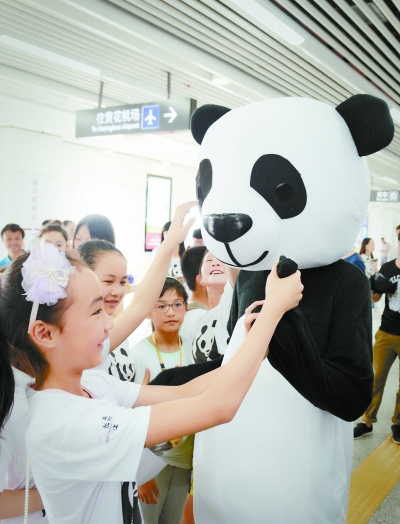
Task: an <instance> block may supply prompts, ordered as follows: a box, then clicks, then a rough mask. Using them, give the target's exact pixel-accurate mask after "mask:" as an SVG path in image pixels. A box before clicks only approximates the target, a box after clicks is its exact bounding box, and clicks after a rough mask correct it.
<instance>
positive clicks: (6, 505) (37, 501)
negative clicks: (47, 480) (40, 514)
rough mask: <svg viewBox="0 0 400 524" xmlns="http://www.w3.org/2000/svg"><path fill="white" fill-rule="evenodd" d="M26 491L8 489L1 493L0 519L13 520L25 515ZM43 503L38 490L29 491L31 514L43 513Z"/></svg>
mask: <svg viewBox="0 0 400 524" xmlns="http://www.w3.org/2000/svg"><path fill="white" fill-rule="evenodd" d="M24 504H25V490H24V489H16V490H9V489H6V490H4V491H3V492H2V493H0V519H11V518H13V517H22V516H23V515H24ZM42 509H43V502H42V499H41V498H40V495H39V492H38V490H37V489H36V488H31V489H30V490H29V513H34V512H35V511H41V510H42Z"/></svg>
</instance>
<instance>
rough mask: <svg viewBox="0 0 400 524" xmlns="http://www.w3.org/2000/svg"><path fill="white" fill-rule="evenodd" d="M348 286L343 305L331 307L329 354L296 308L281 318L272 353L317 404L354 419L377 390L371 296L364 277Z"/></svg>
mask: <svg viewBox="0 0 400 524" xmlns="http://www.w3.org/2000/svg"><path fill="white" fill-rule="evenodd" d="M343 288H344V289H343ZM343 288H342V293H341V295H342V296H340V299H339V301H338V302H339V303H340V304H341V306H340V307H337V308H336V311H332V317H331V318H332V320H331V325H330V328H331V330H330V337H329V343H328V347H327V350H326V352H325V351H324V357H322V356H321V354H320V351H319V350H318V348H317V346H316V343H315V341H314V338H313V334H312V332H311V331H310V329H309V327H308V325H307V322H306V320H305V318H304V316H303V314H302V312H301V311H300V309H299V308H296V309H295V310H292V311H289V312H288V313H286V314H285V315H284V317H283V318H282V320H281V322H280V323H279V325H278V328H277V329H276V331H275V335H274V337H273V339H272V341H271V343H270V351H269V355H268V358H269V361H270V363H271V365H272V366H273V367H274V368H275V369H276V370H277V371H279V372H280V373H281V374H282V375H283V376H284V377H285V378H286V380H288V382H289V383H290V384H291V385H292V386H293V387H294V388H295V389H296V390H297V391H298V392H299V393H300V394H301V395H302V396H303V397H304V398H306V399H307V400H308V401H309V402H311V403H312V404H313V405H314V406H316V407H318V408H320V409H322V410H325V411H328V412H329V413H332V414H333V415H335V416H337V417H339V418H341V419H343V420H346V421H353V420H355V419H357V418H358V417H359V416H360V415H362V414H363V413H364V411H365V409H366V408H367V407H368V405H369V403H370V401H371V395H372V384H373V370H372V363H371V352H372V348H371V345H372V340H371V339H372V337H371V331H372V329H371V304H370V300H371V299H370V289H369V285H368V281H366V280H365V279H363V280H361V281H358V282H357V283H354V282H353V283H352V285H348V286H347V289H346V286H343ZM315 314H318V312H316V313H315Z"/></svg>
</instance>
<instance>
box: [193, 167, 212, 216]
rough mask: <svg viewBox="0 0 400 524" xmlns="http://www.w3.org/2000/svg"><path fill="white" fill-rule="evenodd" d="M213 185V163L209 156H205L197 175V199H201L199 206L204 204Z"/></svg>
mask: <svg viewBox="0 0 400 524" xmlns="http://www.w3.org/2000/svg"><path fill="white" fill-rule="evenodd" d="M211 186H212V165H211V162H210V160H208V158H205V159H204V160H202V161H201V162H200V166H199V170H198V171H197V176H196V191H197V200H198V201H199V207H200V209H201V206H202V205H203V202H204V200H205V199H206V197H207V195H208V193H209V192H210V190H211Z"/></svg>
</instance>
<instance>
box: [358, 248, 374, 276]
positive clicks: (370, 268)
mask: <svg viewBox="0 0 400 524" xmlns="http://www.w3.org/2000/svg"><path fill="white" fill-rule="evenodd" d="M361 258H362V259H363V262H364V265H365V274H366V275H367V277H368V278H370V277H372V276H373V275H375V269H374V264H373V263H372V256H371V255H366V254H363V255H361Z"/></svg>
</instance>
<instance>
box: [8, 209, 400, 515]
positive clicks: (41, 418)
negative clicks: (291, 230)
mask: <svg viewBox="0 0 400 524" xmlns="http://www.w3.org/2000/svg"><path fill="white" fill-rule="evenodd" d="M192 205H193V203H188V204H186V205H182V206H180V207H179V208H178V210H177V213H176V216H175V218H174V220H173V221H172V222H168V223H166V224H165V225H164V227H163V230H162V237H161V244H160V246H159V247H158V248H156V249H155V250H154V251H153V253H152V263H151V266H150V268H149V270H148V272H147V274H146V275H145V277H144V279H143V281H142V283H141V284H140V286H138V288H137V290H136V291H135V293H134V296H133V298H132V300H131V302H130V304H129V305H128V306H127V307H125V309H124V308H123V299H124V297H125V295H126V293H127V291H128V289H129V286H128V275H127V262H126V259H125V257H124V255H123V253H122V252H121V251H120V250H119V249H118V248H117V247H116V245H115V244H116V241H115V233H114V228H113V226H112V224H111V222H110V221H109V220H108V219H107V218H106V217H104V216H102V215H88V216H86V217H84V218H83V219H82V220H80V221H79V222H78V224H77V225H75V224H74V223H73V222H72V221H69V220H66V221H64V222H61V221H59V220H46V221H45V222H43V224H42V229H41V230H40V232H39V234H38V235H37V237H36V238H34V239H33V241H31V243H30V245H29V246H26V245H25V244H24V237H25V233H24V230H23V229H22V228H21V227H20V226H19V225H18V224H7V225H6V226H5V227H4V228H3V229H2V231H1V236H2V240H3V243H4V245H5V247H6V249H7V252H8V254H7V256H6V257H5V258H4V259H3V260H1V261H0V273H1V274H2V276H3V278H2V281H1V293H0V320H1V329H0V345H1V347H0V350H1V351H0V362H1V365H0V370H1V371H0V379H1V392H0V428H1V439H2V440H1V445H0V522H10V523H11V522H12V523H13V524H16V523H22V522H23V521H24V514H25V517H26V515H27V514H29V518H30V520H29V522H33V523H36V522H42V523H43V524H44V523H45V522H47V518H48V519H49V521H50V522H57V523H58V522H71V523H72V522H75V523H76V522H82V523H84V522H85V523H94V522H106V520H107V519H108V520H107V521H109V522H116V523H121V524H122V522H124V523H125V522H129V523H131V524H132V523H137V524H139V523H140V522H143V523H144V524H180V523H181V522H182V524H192V523H194V517H193V477H194V476H195V474H196V472H195V471H193V470H192V457H193V447H194V438H195V433H196V432H198V431H201V430H203V429H206V428H209V427H212V426H214V425H217V424H221V423H224V422H226V421H227V420H229V419H230V418H231V417H232V416H233V415H234V413H235V412H236V410H237V409H238V407H239V405H240V403H241V401H242V399H243V398H244V395H245V394H246V391H247V389H248V388H249V387H250V385H251V381H252V378H254V376H255V373H256V372H257V369H258V366H259V365H260V362H261V361H262V360H263V358H264V357H265V354H266V351H267V348H268V343H269V340H270V338H271V336H272V334H273V332H274V329H275V327H276V324H277V322H278V321H279V318H280V317H281V316H282V315H283V313H284V312H285V311H287V310H288V309H291V308H292V307H294V306H295V305H296V304H297V303H298V302H299V300H300V299H301V291H302V285H301V282H300V279H299V274H298V272H297V273H296V274H295V275H293V276H292V277H289V278H288V279H282V280H281V279H279V278H277V276H276V275H274V274H273V273H274V272H272V273H271V276H270V277H269V279H268V281H267V287H266V298H265V301H264V304H263V303H260V304H258V303H257V304H254V305H259V306H262V309H261V313H259V314H255V313H253V309H252V308H251V310H250V311H248V313H247V321H246V329H247V331H248V336H247V338H246V340H245V342H244V344H243V347H242V348H241V350H239V352H238V353H237V355H236V356H235V357H234V358H233V359H232V360H231V362H230V363H229V364H228V365H226V366H224V367H223V368H219V369H215V370H214V371H212V372H210V373H208V374H207V375H204V376H203V377H201V378H198V379H195V380H193V381H191V382H190V383H188V384H187V385H185V386H180V387H178V388H172V387H171V388H169V387H163V386H148V384H149V382H151V381H153V380H155V379H156V378H157V377H158V376H159V375H160V374H162V373H163V372H164V371H166V370H168V369H173V368H176V367H181V366H188V365H199V364H204V363H207V362H211V361H217V360H218V359H220V358H221V356H222V355H223V354H224V352H225V349H226V347H227V344H228V339H229V335H228V331H227V327H226V326H227V322H228V319H229V314H230V308H231V302H232V296H233V290H234V287H235V282H236V278H237V275H238V272H239V270H238V269H234V268H231V267H229V266H226V265H225V264H223V263H222V262H220V261H219V260H218V259H217V258H216V257H214V256H213V254H212V253H210V252H209V251H208V250H207V248H206V247H205V246H204V243H203V240H202V237H201V231H200V229H196V230H194V232H193V237H192V239H191V241H190V245H189V246H188V247H185V243H184V241H185V240H186V236H187V233H188V231H189V228H190V227H191V226H192V224H193V220H192V221H189V223H188V224H186V225H184V217H185V215H186V213H187V212H188V211H189V210H190V208H191V207H192ZM396 234H397V236H398V246H395V247H394V248H393V249H391V246H390V245H389V244H387V243H386V242H385V241H384V239H382V249H381V265H380V267H378V259H377V258H375V257H374V250H375V242H374V240H373V239H372V238H364V239H363V241H362V244H361V249H360V251H359V253H355V252H354V251H352V252H350V253H348V254H347V255H346V256H345V257H343V258H345V259H346V260H348V261H349V262H351V263H353V264H355V265H357V266H358V267H359V268H360V269H361V270H362V271H363V272H365V274H366V276H367V277H368V278H369V279H370V281H371V289H372V291H371V297H372V305H373V304H374V303H376V302H377V301H379V300H380V298H381V297H382V295H383V294H385V309H384V313H383V315H382V324H381V326H380V329H379V330H378V332H377V334H376V339H375V346H374V374H375V381H374V391H373V398H372V402H371V405H370V406H369V408H368V409H367V411H366V413H365V415H364V417H363V420H362V422H361V423H359V424H357V425H356V427H355V428H354V438H355V439H357V438H361V437H362V436H365V435H368V434H371V433H372V428H373V426H372V424H373V423H375V422H376V421H377V413H378V410H379V406H380V403H381V400H382V395H383V390H384V387H385V383H386V379H387V376H388V372H389V370H390V367H391V365H392V364H393V362H394V361H395V360H396V357H398V356H400V349H399V348H400V328H399V326H400V322H399V320H400V317H399V315H400V298H399V296H400V295H399V294H398V292H397V286H398V282H399V281H400V248H399V246H400V226H398V228H397V229H396ZM38 254H39V255H38ZM387 260H389V261H387ZM377 276H381V277H383V278H382V280H384V281H385V285H386V287H379V285H380V282H379V278H378V277H377ZM278 297H279V298H278ZM257 317H259V318H260V320H259V321H257V322H255V324H254V326H253V327H251V326H252V325H253V322H254V320H255V319H256V318H257ZM145 319H148V320H149V321H151V328H152V329H151V334H149V335H148V336H147V337H145V338H143V340H141V341H140V342H138V343H137V344H135V345H133V346H132V347H130V346H129V337H130V335H131V334H132V333H133V332H134V331H135V330H136V329H137V328H138V326H139V325H140V324H141V323H142V322H143V321H144V320H145ZM263 324H264V326H263V327H262V325H263ZM245 352H246V357H244V356H243V355H244V353H245ZM10 364H12V367H11V366H10ZM239 384H240V387H239V386H238V385H239ZM27 386H28V389H27V391H30V392H31V393H34V394H29V393H28V394H27V393H26V390H25V388H26V387H27ZM233 391H234V393H233ZM65 393H68V394H67V395H65ZM88 399H92V400H93V401H94V402H90V403H89V404H88V402H87V401H88ZM228 399H229V400H228ZM150 406H151V409H150ZM222 406H223V409H222ZM131 407H134V408H135V409H130V408H131ZM128 408H129V409H128ZM29 412H30V415H29V418H28V413H29ZM96 417H97V418H96ZM24 426H26V431H25V435H26V437H25V436H24V432H23V430H22V428H23V427H24ZM392 433H393V441H394V442H396V443H398V444H400V404H399V399H398V398H397V401H396V407H395V413H394V416H393V426H392ZM128 435H129V438H128ZM95 441H104V442H107V443H111V445H110V446H104V447H102V448H100V449H99V448H98V446H93V443H94V442H95ZM144 447H147V448H149V449H150V450H151V451H153V453H154V454H155V455H156V456H158V457H160V458H161V459H162V461H163V467H162V469H161V470H160V471H158V472H157V474H155V476H153V477H152V478H148V479H147V480H146V481H145V482H143V483H141V485H139V486H137V485H136V473H137V470H138V468H139V463H140V460H141V456H142V451H143V448H144ZM27 453H28V456H29V461H28V460H27ZM116 481H117V482H116ZM121 483H123V484H122V489H121ZM37 485H38V486H39V490H40V492H39V491H38V489H37V487H36V486H37ZM116 486H119V488H118V489H117V487H116ZM78 495H79V496H78ZM116 515H117V516H118V517H117V518H116Z"/></svg>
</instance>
